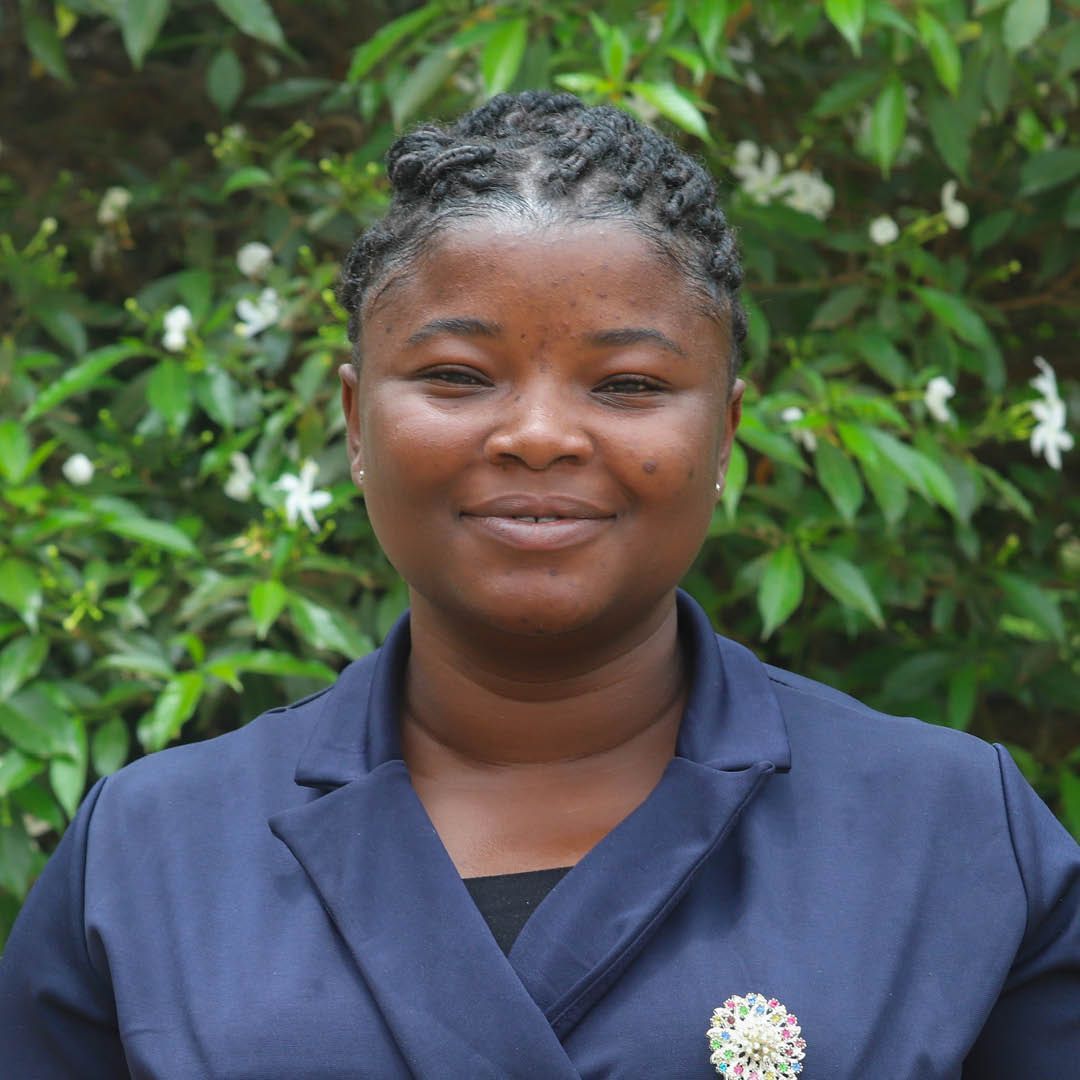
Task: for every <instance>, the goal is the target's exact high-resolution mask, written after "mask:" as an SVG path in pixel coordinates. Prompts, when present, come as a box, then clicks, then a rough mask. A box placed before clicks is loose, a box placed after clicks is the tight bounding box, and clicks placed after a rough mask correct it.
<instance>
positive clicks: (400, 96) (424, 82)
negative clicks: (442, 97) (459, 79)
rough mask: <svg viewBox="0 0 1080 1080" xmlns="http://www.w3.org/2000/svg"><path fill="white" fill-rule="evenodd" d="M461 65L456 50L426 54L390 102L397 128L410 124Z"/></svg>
mask: <svg viewBox="0 0 1080 1080" xmlns="http://www.w3.org/2000/svg"><path fill="white" fill-rule="evenodd" d="M460 61H461V56H460V53H459V51H458V50H457V49H451V48H442V49H435V50H434V51H433V52H430V53H428V54H427V56H425V57H424V59H423V60H421V61H420V63H419V64H417V65H416V66H415V67H414V68H413V69H412V72H411V73H410V74H409V76H408V78H406V80H405V81H404V82H403V83H402V84H401V85H400V86H399V87H398V88H397V90H396V92H395V93H394V94H392V95H391V98H390V113H391V116H392V117H393V120H394V127H396V128H400V127H402V126H403V125H404V124H405V123H406V122H407V121H409V120H411V119H412V118H413V117H414V116H415V115H416V114H417V113H418V112H419V111H420V109H421V108H423V106H424V105H426V104H427V102H428V101H429V100H430V99H431V98H432V97H434V96H435V94H436V92H437V91H439V90H441V89H442V87H443V86H444V85H445V83H446V80H447V79H449V78H450V76H451V75H453V73H454V71H455V70H456V69H457V66H458V64H459V63H460Z"/></svg>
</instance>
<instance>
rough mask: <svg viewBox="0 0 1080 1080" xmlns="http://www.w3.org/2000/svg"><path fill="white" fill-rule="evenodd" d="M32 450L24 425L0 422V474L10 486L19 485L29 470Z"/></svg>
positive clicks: (5, 421)
mask: <svg viewBox="0 0 1080 1080" xmlns="http://www.w3.org/2000/svg"><path fill="white" fill-rule="evenodd" d="M32 453H33V448H32V447H31V445H30V436H29V435H27V433H26V425H25V424H20V423H19V422H18V421H17V420H3V421H0V473H3V475H4V479H5V480H7V481H8V482H9V483H12V484H21V483H22V482H23V480H25V479H26V474H27V472H28V471H29V469H30V456H31V454H32Z"/></svg>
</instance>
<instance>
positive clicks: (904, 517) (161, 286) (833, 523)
mask: <svg viewBox="0 0 1080 1080" xmlns="http://www.w3.org/2000/svg"><path fill="white" fill-rule="evenodd" d="M3 12H4V15H3V18H4V22H3V24H2V26H0V72H2V75H0V79H2V90H0V94H2V97H0V103H2V107H0V115H2V116H3V117H4V120H3V128H2V134H0V137H2V139H3V145H2V150H0V281H2V282H3V288H2V289H0V940H2V935H3V933H4V932H5V931H6V927H7V925H9V924H10V921H11V919H12V918H13V917H14V914H15V912H16V911H17V908H18V905H19V903H20V902H21V900H22V897H23V896H24V895H25V892H26V890H27V888H28V887H29V885H30V883H31V882H32V880H33V879H34V877H35V875H36V874H37V873H38V872H39V871H40V868H41V866H42V865H43V863H44V861H45V859H46V858H47V854H48V852H49V851H50V850H51V848H52V846H53V845H54V844H55V842H56V839H57V837H58V835H59V834H60V833H61V832H62V830H63V829H64V827H65V824H66V822H67V820H68V819H69V817H70V816H71V814H72V813H73V812H74V810H75V808H76V806H77V805H78V802H79V800H80V798H81V797H82V795H83V793H84V791H85V789H86V787H87V786H88V785H89V784H90V783H91V782H93V780H94V779H95V778H96V777H98V776H101V775H105V774H108V773H110V772H112V771H113V770H115V769H117V768H119V767H120V766H121V765H122V764H124V762H126V761H128V760H130V759H131V758H133V757H137V756H139V755H141V754H143V753H147V752H152V751H155V750H158V749H160V748H161V747H164V746H166V745H168V744H170V743H174V742H177V741H185V740H194V739H202V738H206V737H209V736H212V735H215V734H218V733H220V732H223V731H226V730H228V729H230V728H233V727H235V726H237V725H239V724H242V723H243V722H245V721H246V720H248V719H250V718H251V717H252V716H254V715H255V714H256V713H258V712H259V711H260V710H261V709H263V708H265V707H268V706H273V705H279V704H282V703H284V702H286V701H288V700H290V699H293V698H296V697H298V696H300V695H302V694H303V693H306V692H308V691H309V690H311V689H314V688H316V687H318V686H319V685H321V684H322V683H324V682H325V681H326V680H329V679H331V678H332V677H333V674H334V671H335V670H337V669H339V668H340V667H341V666H342V665H343V664H344V663H345V662H346V661H347V660H348V659H350V658H352V657H354V656H356V655H359V654H361V653H363V652H365V651H366V650H368V649H370V648H372V647H373V646H374V645H375V644H376V643H377V642H378V641H379V640H380V639H381V637H382V636H383V634H384V633H385V632H386V630H387V628H388V626H389V625H390V623H391V622H392V620H393V619H394V618H395V616H396V615H397V614H398V613H399V612H400V610H401V609H402V606H403V603H404V593H403V590H402V587H401V585H400V583H399V582H398V580H397V579H396V577H395V575H394V573H393V571H392V569H391V568H390V566H389V565H388V564H387V562H386V560H385V559H384V557H383V556H382V555H381V553H380V552H379V550H378V548H377V546H376V544H375V541H374V538H373V536H372V534H371V530H370V528H369V526H368V523H367V521H366V519H365V516H364V513H363V509H362V506H361V504H360V503H359V501H358V499H357V497H356V495H355V493H354V492H353V489H352V486H351V484H350V482H349V479H348V475H347V472H346V465H345V455H344V452H343V446H342V424H341V421H340V418H339V416H338V404H337V388H336V381H335V377H334V369H335V366H336V364H337V363H338V362H339V361H340V360H341V359H342V358H343V357H344V356H345V355H346V341H345V335H344V330H343V323H342V318H341V313H340V312H339V311H338V310H337V308H336V306H335V302H334V300H333V297H332V285H333V282H334V279H335V275H336V268H337V263H338V260H339V258H340V256H341V255H342V253H343V251H344V249H345V248H346V246H347V245H348V243H349V242H350V240H351V239H352V237H353V235H354V233H355V232H356V231H357V230H358V228H359V227H361V226H362V225H363V224H364V223H365V222H367V221H369V220H370V219H371V218H372V217H373V216H374V215H376V214H377V213H378V212H379V210H380V208H381V207H382V206H383V205H384V202H385V199H386V187H385V183H384V179H383V174H382V171H381V166H380V158H381V154H382V152H383V150H384V149H385V148H386V146H387V144H388V143H389V141H390V140H391V139H392V138H393V137H394V134H395V132H397V131H399V130H400V129H401V128H402V127H403V126H404V125H407V124H408V123H410V122H412V121H414V120H416V119H417V118H421V117H427V116H432V115H435V116H447V115H451V114H454V113H456V112H458V111H460V110H461V109H463V108H465V107H468V106H471V105H474V104H476V103H478V102H480V101H482V100H483V99H485V98H486V97H488V96H490V95H491V94H493V93H496V92H498V91H500V90H504V89H508V88H511V89H515V88H526V87H542V86H551V85H555V86H560V87H565V88H568V89H570V90H573V91H574V92H576V93H579V94H581V95H583V96H584V97H586V98H588V99H590V100H594V101H612V102H615V103H616V104H619V105H621V106H623V107H625V108H628V109H631V110H633V111H635V112H637V113H639V114H640V115H642V116H644V117H645V118H647V119H649V120H650V121H653V122H655V123H658V124H659V125H660V126H661V127H664V128H666V129H667V130H669V131H670V132H672V133H674V135H675V136H676V137H678V138H679V139H681V140H682V141H683V142H684V143H685V144H686V145H687V146H689V147H690V148H691V149H692V151H693V152H695V153H697V154H699V155H700V156H701V157H702V158H704V159H705V160H706V161H707V162H708V164H709V166H710V167H711V168H712V170H713V171H714V173H715V174H716V175H717V176H718V178H719V179H720V180H721V183H722V186H723V189H724V193H725V199H726V201H727V204H728V206H729V208H730V215H731V217H732V219H733V220H734V221H735V223H736V224H737V225H738V227H739V230H740V234H741V240H742V245H743V249H744V254H745V262H746V266H747V270H748V286H747V301H748V307H749V311H750V318H751V340H750V342H749V348H748V355H747V357H746V361H745V369H744V375H745V377H746V378H747V380H748V382H749V392H748V407H747V411H746V420H745V422H744V425H743V428H742V430H741V432H740V437H739V446H738V449H737V452H736V454H735V457H734V459H733V462H732V468H731V477H730V481H729V485H728V489H727V492H726V493H725V496H724V500H723V503H722V505H721V507H720V508H719V509H718V510H717V513H716V516H715V520H714V522H713V527H712V530H711V536H710V540H709V542H708V544H707V546H706V549H705V550H704V552H703V553H702V556H701V558H700V560H699V562H698V564H697V566H696V567H695V569H694V571H693V572H692V574H691V575H690V577H689V580H688V583H687V584H688V586H689V587H690V588H691V589H692V590H693V591H694V592H695V594H696V595H697V596H698V597H699V598H700V599H701V600H702V602H703V603H704V604H705V605H706V607H707V608H708V609H709V611H710V612H711V613H712V614H713V616H714V618H715V620H716V622H717V625H718V626H720V627H721V628H722V629H723V630H724V631H725V632H726V633H728V634H729V635H731V636H733V637H735V638H737V639H740V640H743V641H745V642H747V643H749V644H750V645H751V646H753V647H754V648H756V649H757V651H758V652H759V654H761V655H763V656H765V657H766V658H767V659H769V660H771V661H773V662H776V663H778V664H781V665H784V666H787V667H791V668H794V669H796V670H799V671H801V672H803V673H806V674H809V675H811V676H814V677H817V678H820V679H823V680H824V681H826V682H828V683H831V684H834V685H836V686H839V687H841V688H843V689H846V690H848V691H850V692H852V693H854V694H856V695H858V696H860V697H862V698H864V699H865V700H867V701H869V702H871V703H872V704H874V705H876V706H878V707H880V708H883V709H886V710H889V711H893V712H903V713H912V714H915V715H918V716H921V717H923V718H925V719H927V720H930V721H932V722H935V723H941V724H949V725H952V726H954V727H958V728H965V729H968V730H971V731H973V732H975V733H977V734H979V735H981V736H983V737H985V738H991V739H1000V740H1004V741H1005V742H1006V743H1008V744H1009V745H1010V746H1011V747H1012V748H1013V750H1014V753H1015V754H1016V756H1017V758H1018V760H1019V761H1020V763H1021V765H1022V767H1023V768H1024V770H1025V772H1026V773H1027V775H1028V776H1029V778H1030V779H1031V780H1032V782H1033V783H1035V785H1036V786H1037V787H1038V789H1039V790H1040V791H1041V792H1042V793H1043V794H1044V795H1045V796H1046V797H1047V798H1048V799H1049V801H1050V802H1051V805H1052V806H1053V807H1054V808H1055V810H1056V811H1057V812H1059V813H1060V814H1061V816H1062V817H1063V819H1064V820H1065V821H1066V822H1067V824H1068V825H1069V826H1070V827H1071V828H1072V829H1073V831H1074V832H1076V833H1077V834H1078V835H1080V777H1078V772H1077V769H1078V766H1080V753H1078V752H1077V743H1078V733H1080V721H1078V716H1077V705H1076V703H1077V701H1078V700H1080V651H1078V645H1080V627H1078V622H1077V613H1078V607H1080V600H1078V595H1080V593H1078V588H1077V586H1078V584H1080V537H1078V535H1077V522H1078V521H1080V495H1078V491H1077V488H1076V485H1075V484H1072V485H1070V484H1069V479H1068V478H1069V473H1070V468H1071V469H1072V470H1073V471H1074V473H1075V467H1076V462H1077V460H1078V455H1077V452H1076V451H1073V452H1072V453H1071V454H1070V453H1068V452H1066V453H1065V454H1064V456H1063V467H1062V468H1057V469H1055V468H1052V467H1051V466H1050V465H1049V464H1048V463H1047V461H1046V460H1044V459H1043V457H1042V456H1040V455H1036V454H1034V453H1033V452H1032V449H1031V447H1030V445H1029V439H1030V436H1031V434H1032V430H1033V428H1034V426H1035V424H1036V421H1037V419H1038V416H1037V413H1038V406H1039V404H1040V403H1042V405H1043V407H1044V410H1045V408H1047V407H1049V405H1048V395H1047V391H1046V384H1045V382H1043V384H1042V389H1036V388H1033V387H1032V385H1031V380H1032V378H1034V377H1036V376H1037V375H1039V369H1038V368H1037V367H1036V365H1035V362H1034V358H1035V357H1036V355H1039V356H1042V357H1045V358H1046V361H1048V362H1049V364H1050V365H1051V367H1052V368H1053V369H1054V370H1056V372H1057V378H1058V386H1057V393H1058V394H1059V395H1060V397H1059V400H1058V405H1059V406H1060V407H1061V408H1064V409H1066V410H1067V414H1068V416H1069V417H1070V418H1075V417H1076V416H1077V415H1080V383H1078V380H1077V365H1076V334H1075V327H1076V319H1077V314H1078V301H1080V264H1078V263H1077V260H1076V256H1075V252H1076V250H1077V248H1078V246H1080V244H1078V234H1077V229H1078V228H1080V186H1078V184H1077V177H1078V176H1080V140H1078V136H1077V124H1076V120H1077V82H1076V72H1077V70H1078V69H1080V19H1077V18H1076V15H1077V14H1078V10H1077V5H1076V4H1075V3H1059V4H1050V3H1049V2H1048V0H977V2H975V3H964V2H962V0H896V2H893V3H890V2H887V0H827V2H825V3H824V4H816V3H808V2H801V0H799V2H797V0H766V2H761V3H753V4H750V3H739V2H735V0H701V2H696V3H680V2H669V3H663V2H658V3H653V4H642V3H635V2H630V0H627V2H622V3H620V2H612V3H607V4H594V3H577V2H571V0H546V2H540V3H536V2H535V0H529V2H525V0H521V2H518V0H506V2H502V3H488V4H478V3H472V2H469V0H434V2H432V3H428V4H426V5H423V6H419V7H417V6H413V5H410V4H407V3H396V4H392V3H386V4H384V5H383V6H382V7H379V6H378V5H355V4H349V3H345V2H344V0H341V2H334V0H323V2H305V3H300V2H295V0H293V2H287V0H276V2H275V3H273V4H272V5H271V4H270V3H268V2H267V0H214V2H210V0H68V2H66V3H64V4H60V3H56V4H52V3H45V2H42V0H22V2H21V4H20V5H19V9H18V11H17V12H16V13H14V14H9V13H8V9H7V8H4V9H3ZM751 143H752V144H754V145H753V146H751V145H749V144H751ZM740 144H742V145H741V146H740ZM755 147H756V150H755ZM774 153H775V156H774ZM949 180H955V181H956V182H957V189H956V192H955V194H954V195H952V197H951V199H949V200H947V202H946V204H943V202H942V187H943V185H944V184H945V183H946V182H947V181H949ZM823 184H824V185H827V187H826V186H823ZM110 188H119V189H122V190H121V191H112V192H111V193H110V192H109V189H110ZM957 200H959V201H961V202H962V203H963V204H964V206H963V208H962V209H957V208H956V206H955V202H956V201H957ZM830 202H831V206H830V205H828V204H829V203H830ZM948 206H951V210H950V212H949V214H948V215H946V213H945V210H946V209H947V207H948ZM965 210H966V215H965V213H964V211H965ZM882 216H888V217H889V218H890V219H891V220H892V222H893V223H894V224H895V226H896V229H895V233H896V236H895V238H894V239H892V240H891V241H890V242H887V243H886V242H882V241H884V240H886V239H888V238H889V237H890V235H891V233H892V232H893V230H892V229H891V228H890V226H889V224H888V223H887V222H882V221H877V222H876V224H875V225H874V229H873V237H876V240H875V239H874V238H872V232H871V228H870V226H871V222H874V221H875V219H879V218H881V217H882ZM965 216H966V218H967V220H964V219H965ZM250 242H258V243H262V244H266V245H268V246H269V248H270V249H271V250H272V261H271V262H270V263H269V264H267V265H263V266H262V267H259V266H254V265H253V264H251V263H246V264H245V268H244V269H245V270H246V273H245V272H243V271H242V269H241V268H240V267H239V266H238V264H237V260H236V255H237V252H238V250H239V249H240V248H241V247H242V245H244V244H247V243H250ZM250 256H251V252H250V251H249V257H250ZM255 261H256V262H257V261H258V260H257V259H256V260H255ZM264 262H265V260H264ZM266 290H273V293H272V294H267V293H266V292H265V291H266ZM244 301H246V302H247V306H244V305H243V303H242V302H244ZM238 304H241V308H240V311H239V312H238V310H237V306H238ZM260 304H261V305H262V315H263V316H264V317H263V318H262V322H263V323H265V324H266V325H265V326H262V327H261V328H260V327H259V324H258V322H257V321H256V317H257V316H258V315H259V312H258V311H257V310H256V311H255V312H254V314H253V307H252V305H253V306H254V308H258V307H259V305H260ZM180 307H182V308H184V309H186V311H187V312H188V313H189V315H190V320H188V319H187V318H186V316H185V315H183V314H182V313H181V314H177V311H176V309H177V308H180ZM169 312H172V314H171V315H170V316H169V319H170V322H169V323H168V324H167V322H166V314H167V313H169ZM169 326H171V327H172V329H171V330H170V329H169V328H168V327H169ZM238 328H240V329H243V330H245V331H246V333H238V332H237V331H238ZM939 376H940V377H943V378H944V379H947V380H948V382H949V384H950V385H951V386H953V387H954V388H955V396H953V397H952V398H951V399H949V400H948V402H947V407H948V409H949V411H950V414H949V416H948V417H947V418H946V419H944V420H941V419H935V417H934V414H933V412H932V411H930V410H929V409H928V406H927V397H926V392H927V385H928V384H929V383H930V381H931V379H933V378H935V377H939ZM1043 378H1044V380H1045V373H1044V376H1043ZM936 385H938V386H941V385H943V384H941V383H938V384H936ZM1033 405H1034V406H1035V408H1033ZM1059 419H1060V413H1059ZM238 454H243V455H246V456H245V458H244V459H240V458H237V457H236V456H235V455H238ZM77 455H84V456H85V458H86V459H88V462H83V461H82V460H81V459H80V458H78V457H77ZM73 458H74V459H75V460H74V461H73V460H72V459H73ZM308 459H310V460H312V461H313V462H315V463H317V465H318V468H319V471H318V478H317V480H316V481H315V483H316V484H317V485H318V487H319V489H321V490H325V491H327V492H329V493H330V496H331V501H330V502H329V505H327V506H324V507H321V508H319V509H318V524H319V526H320V527H319V531H318V532H312V531H311V530H310V529H309V528H308V527H307V526H306V525H305V524H304V522H303V519H302V518H301V519H299V520H296V521H293V522H290V520H289V517H288V515H287V513H286V509H287V508H286V505H285V499H286V492H285V491H284V490H283V489H282V488H281V487H279V486H277V485H278V481H279V480H280V478H281V477H282V476H283V475H286V474H291V475H294V476H299V475H300V474H301V466H302V464H303V462H305V461H306V460H308ZM245 462H246V463H247V465H248V466H250V472H251V475H250V476H247V475H246V473H245V471H244V466H245ZM88 463H89V465H90V466H92V476H90V475H89V474H90V472H91V469H90V468H88V467H87V464H88ZM226 488H228V491H229V493H227V492H226ZM245 495H246V498H244V496H245Z"/></svg>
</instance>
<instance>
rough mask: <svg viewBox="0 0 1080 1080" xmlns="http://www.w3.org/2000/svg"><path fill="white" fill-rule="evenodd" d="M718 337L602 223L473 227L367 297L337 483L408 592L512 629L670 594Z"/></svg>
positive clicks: (625, 615) (714, 435) (698, 524)
mask: <svg viewBox="0 0 1080 1080" xmlns="http://www.w3.org/2000/svg"><path fill="white" fill-rule="evenodd" d="M728 351H729V343H728V333H727V330H726V328H725V327H724V326H723V325H722V324H721V323H720V322H718V321H717V319H716V318H715V317H711V316H710V315H709V314H707V312H706V309H705V305H704V303H703V299H702V297H701V294H700V292H699V291H698V290H696V289H695V288H694V287H693V286H692V285H691V284H690V283H689V282H688V281H687V280H686V279H685V277H684V276H683V275H682V274H681V273H680V272H679V270H678V269H677V268H676V267H675V266H674V264H673V263H672V262H671V261H670V260H669V259H667V258H665V257H664V256H663V255H661V254H660V253H658V252H657V251H656V249H655V248H654V247H653V246H652V245H651V244H650V243H649V242H648V241H647V240H646V239H645V238H643V237H642V236H641V235H639V234H638V233H637V232H635V231H633V230H632V229H631V228H629V227H627V226H626V225H623V224H619V223H610V224H609V223H602V224H601V223H582V224H575V225H573V226H558V227H554V226H553V227H547V228H543V229H533V228H525V227H522V226H515V225H510V224H506V223H504V222H501V221H500V220H499V219H495V220H494V221H492V220H483V221H477V222H473V223H470V224H468V225H465V226H460V227H455V228H452V229H450V230H449V231H447V232H446V233H445V234H443V235H442V236H441V237H440V238H438V239H437V240H435V241H434V242H433V243H432V244H431V245H430V246H429V247H428V248H427V250H426V252H425V254H423V255H422V256H421V257H419V258H418V260H417V261H416V263H415V264H414V265H413V266H411V267H410V268H409V271H408V273H407V274H404V275H402V276H401V277H399V278H396V279H393V280H391V282H390V283H389V284H388V285H387V286H386V287H385V288H384V289H383V291H382V292H381V293H380V294H379V295H377V296H376V298H375V299H374V301H373V302H372V303H371V305H370V307H369V309H368V311H367V312H366V317H365V320H364V325H363V330H362V334H361V338H360V353H361V355H362V357H363V360H362V366H361V370H360V372H359V374H358V373H357V372H356V371H355V369H354V368H352V367H351V366H346V367H345V368H343V369H342V383H343V403H344V407H345V413H346V418H347V422H348V432H349V450H350V457H351V462H352V467H353V473H354V477H355V476H357V475H358V473H359V470H361V469H362V470H363V471H364V483H363V488H364V494H365V500H366V503H367V509H368V513H369V516H370V518H371V521H372V525H373V526H374V529H375V533H376V535H377V536H378V538H379V541H380V543H381V544H382V546H383V549H384V550H385V552H386V554H387V556H388V558H389V559H390V561H391V562H392V563H393V564H394V565H395V566H396V567H397V569H398V570H399V572H400V573H401V574H402V576H403V577H404V578H405V580H406V581H407V582H408V583H409V585H410V587H411V589H412V590H413V594H414V601H415V600H417V599H420V600H421V601H422V602H424V603H426V604H429V605H432V606H433V607H435V608H437V609H438V610H439V611H440V612H441V613H442V615H443V616H444V617H450V618H454V619H458V620H461V621H463V622H465V623H469V622H472V623H474V624H479V625H482V626H486V627H489V628H491V629H496V630H500V631H504V632H510V633H519V634H560V633H561V634H566V633H573V632H576V631H583V630H588V631H589V632H590V633H596V632H602V631H603V630H604V628H605V627H607V628H611V629H615V628H625V626H626V625H627V621H628V620H629V621H638V620H641V619H643V618H648V616H649V614H650V613H651V612H654V611H656V610H658V609H659V607H660V606H662V605H667V604H669V603H670V600H671V595H672V592H673V590H674V588H675V586H676V584H677V583H678V581H679V579H680V578H681V577H682V575H683V574H684V573H685V571H686V570H687V568H688V567H689V566H690V563H691V562H692V560H693V558H694V556H695V554H696V553H697V550H698V548H699V547H700V545H701V542H702V539H703V538H704V535H705V530H706V527H707V525H708V523H709V519H710V516H711V513H712V509H713V506H714V505H715V501H716V484H717V482H718V481H719V482H722V479H723V472H724V469H725V468H726V464H727V457H728V452H729V450H730V446H731V438H732V435H733V433H734V430H735V427H736V425H737V423H738V417H739V404H740V399H741V392H742V386H741V384H739V383H736V385H735V388H734V390H733V391H730V392H729V385H730V381H729V368H728Z"/></svg>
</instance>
